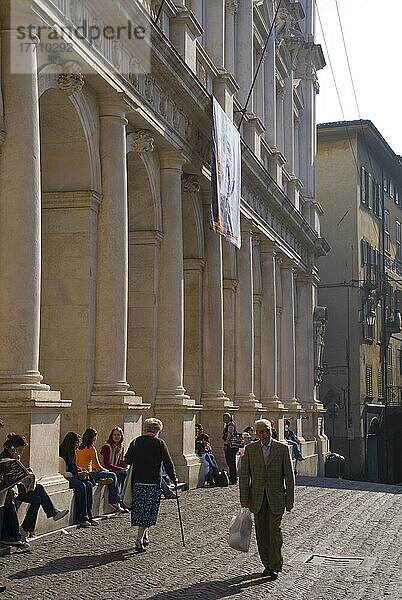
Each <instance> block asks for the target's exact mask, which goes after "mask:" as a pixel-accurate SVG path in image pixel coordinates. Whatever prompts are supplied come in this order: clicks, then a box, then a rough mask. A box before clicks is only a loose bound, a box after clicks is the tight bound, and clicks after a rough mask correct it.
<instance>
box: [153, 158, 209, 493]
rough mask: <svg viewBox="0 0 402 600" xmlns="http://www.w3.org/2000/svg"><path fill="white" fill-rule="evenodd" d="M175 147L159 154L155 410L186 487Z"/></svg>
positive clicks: (189, 448)
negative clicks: (160, 221) (159, 207)
mask: <svg viewBox="0 0 402 600" xmlns="http://www.w3.org/2000/svg"><path fill="white" fill-rule="evenodd" d="M185 162H186V158H185V156H184V155H183V153H182V152H180V151H177V150H163V151H161V152H160V185H161V199H162V215H163V221H162V225H163V240H162V243H161V249H160V255H159V294H158V298H159V300H158V313H159V314H158V354H157V391H156V398H155V414H156V416H159V417H160V418H161V419H162V421H163V422H164V425H165V427H164V429H163V438H164V439H165V440H166V441H167V443H168V445H169V449H170V451H171V454H172V457H173V459H174V462H175V465H176V468H177V472H178V474H179V476H180V478H181V479H182V480H183V481H185V482H186V483H187V484H188V485H189V486H190V487H195V486H196V484H197V481H198V471H199V459H198V457H197V456H196V455H195V453H194V431H195V416H196V410H197V409H199V408H200V407H199V406H198V407H197V406H196V405H195V402H194V399H191V398H190V397H189V396H188V395H187V394H186V390H185V389H184V386H183V345H184V285H183V284H184V276H183V217H182V181H181V178H182V166H183V164H184V163H185Z"/></svg>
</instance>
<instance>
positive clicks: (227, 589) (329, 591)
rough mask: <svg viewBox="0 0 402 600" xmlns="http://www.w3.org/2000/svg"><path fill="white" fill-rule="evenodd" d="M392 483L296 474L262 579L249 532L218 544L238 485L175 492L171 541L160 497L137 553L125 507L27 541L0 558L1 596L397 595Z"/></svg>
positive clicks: (293, 599)
mask: <svg viewBox="0 0 402 600" xmlns="http://www.w3.org/2000/svg"><path fill="white" fill-rule="evenodd" d="M401 493H402V488H401V487H395V486H385V485H380V484H378V485H377V484H369V483H359V482H349V481H338V480H334V479H312V478H307V477H304V478H303V477H299V478H298V488H297V491H296V494H297V495H296V502H297V504H296V508H295V510H294V511H293V512H292V513H291V514H290V515H286V516H285V518H284V520H283V530H284V539H285V546H284V547H285V564H284V571H283V572H282V574H280V576H279V579H278V580H277V581H275V582H268V581H267V580H266V579H263V578H261V571H262V568H261V564H260V561H259V558H258V553H257V548H256V543H255V538H254V534H253V538H252V545H251V548H250V552H249V553H248V554H243V553H239V552H236V551H234V550H231V549H230V548H229V547H228V545H227V531H228V525H229V522H230V518H231V516H232V515H234V514H235V513H236V512H237V510H238V489H237V488H235V487H230V488H226V489H222V488H217V489H199V490H195V491H191V492H184V493H182V495H181V506H182V513H183V520H184V524H185V530H186V536H187V547H186V548H185V549H183V548H182V547H181V544H180V534H179V529H178V521H177V512H176V502H175V501H172V500H163V501H162V506H161V512H160V517H159V522H158V525H157V527H156V528H155V529H154V531H153V532H152V536H151V546H150V549H149V550H148V552H147V553H146V554H142V555H136V554H134V553H133V551H132V548H133V537H134V531H133V530H132V529H131V528H130V526H129V517H128V516H126V515H125V516H121V517H120V516H119V517H113V518H110V519H107V520H104V521H102V522H101V525H100V526H99V527H98V528H91V529H90V530H74V529H73V530H70V531H71V533H70V534H69V535H67V534H63V533H57V534H54V535H53V536H49V537H44V538H42V539H40V540H37V541H33V542H32V552H28V553H20V552H13V553H12V555H11V557H5V558H0V565H1V572H0V576H1V579H3V580H5V582H6V584H7V588H8V590H7V592H6V593H4V594H2V598H5V599H6V598H18V599H20V600H23V599H24V600H25V599H27V600H28V599H35V600H37V599H38V598H55V599H63V600H69V599H74V600H76V599H77V600H78V599H85V600H88V599H90V600H112V599H113V600H115V599H116V598H119V599H121V600H126V599H131V598H136V599H138V600H140V599H147V600H179V599H180V600H185V599H187V600H190V599H191V600H193V599H194V600H196V599H202V600H217V599H224V598H230V599H231V600H234V599H237V598H242V599H244V598H245V597H246V595H247V597H249V598H253V600H260V599H261V600H262V599H264V600H265V599H267V598H277V599H279V600H285V599H287V600H343V599H346V598H353V600H359V599H368V598H373V599H375V600H380V599H383V598H384V599H387V600H400V599H401V598H402V580H401V572H402V570H401V567H402V564H401V531H402V506H401V498H402V496H401ZM313 553H318V554H320V553H321V554H330V555H336V556H343V557H345V556H352V557H369V558H371V559H373V560H372V561H371V563H370V561H369V563H368V565H366V564H365V563H363V564H362V565H359V566H351V567H345V566H336V564H334V565H332V564H331V565H330V566H316V565H313V564H309V563H308V564H305V563H303V562H302V561H303V560H304V559H306V558H307V557H308V555H311V554H313Z"/></svg>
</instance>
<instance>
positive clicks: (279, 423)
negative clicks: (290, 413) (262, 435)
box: [263, 401, 287, 441]
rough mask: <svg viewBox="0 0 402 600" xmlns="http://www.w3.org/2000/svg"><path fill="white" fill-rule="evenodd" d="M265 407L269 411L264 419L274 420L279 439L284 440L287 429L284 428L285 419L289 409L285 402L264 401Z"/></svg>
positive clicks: (273, 423)
mask: <svg viewBox="0 0 402 600" xmlns="http://www.w3.org/2000/svg"><path fill="white" fill-rule="evenodd" d="M263 407H264V408H265V410H266V411H267V412H266V413H265V414H264V416H263V419H268V420H269V421H271V422H272V425H273V426H274V427H275V429H276V433H277V436H278V438H277V439H278V440H280V441H283V440H284V439H285V433H284V431H285V429H284V421H285V418H286V415H287V410H286V409H285V408H284V407H283V404H282V403H281V402H279V403H278V404H276V403H275V404H274V403H272V404H270V403H267V402H264V401H263Z"/></svg>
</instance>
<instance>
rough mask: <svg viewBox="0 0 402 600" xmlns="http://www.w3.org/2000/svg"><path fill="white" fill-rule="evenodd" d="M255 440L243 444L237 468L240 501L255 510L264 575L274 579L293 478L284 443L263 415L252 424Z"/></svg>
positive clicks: (280, 552)
mask: <svg viewBox="0 0 402 600" xmlns="http://www.w3.org/2000/svg"><path fill="white" fill-rule="evenodd" d="M255 429H256V435H257V437H258V440H257V441H255V442H251V444H248V445H247V446H246V451H245V454H244V458H243V462H242V466H241V471H240V481H239V483H240V503H241V505H242V506H243V507H248V508H250V510H251V512H253V513H254V520H255V530H256V535H257V544H258V552H259V554H260V557H261V561H262V563H263V565H264V567H265V569H264V572H263V575H266V576H268V577H270V578H271V579H276V578H277V577H278V572H279V571H281V570H282V563H283V559H282V531H281V521H282V516H283V513H284V511H285V508H286V510H287V511H291V510H292V508H293V503H294V486H295V479H294V473H293V468H292V462H291V460H290V456H289V450H288V445H287V444H282V443H281V442H278V441H276V440H274V439H272V437H271V432H272V425H271V422H270V421H268V420H266V419H261V420H260V421H257V422H256V424H255Z"/></svg>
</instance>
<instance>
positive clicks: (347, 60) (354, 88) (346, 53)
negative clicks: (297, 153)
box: [335, 0, 382, 184]
mask: <svg viewBox="0 0 402 600" xmlns="http://www.w3.org/2000/svg"><path fill="white" fill-rule="evenodd" d="M335 6H336V12H337V13H338V21H339V28H340V30H341V35H342V42H343V47H344V50H345V56H346V62H347V65H348V71H349V76H350V82H351V84H352V89H353V95H354V97H355V102H356V108H357V114H358V116H359V120H360V128H361V130H362V135H363V138H364V143H365V145H366V148H367V155H368V159H369V163H370V167H371V172H372V174H373V175H374V169H373V164H372V162H371V156H370V152H369V149H368V144H367V138H366V132H365V131H364V126H363V122H362V117H361V114H360V108H359V101H358V99H357V92H356V86H355V82H354V80H353V75H352V68H351V66H350V60H349V53H348V49H347V47H346V39H345V34H344V32H343V27H342V19H341V13H340V11H339V5H338V0H335ZM381 184H382V182H381Z"/></svg>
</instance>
